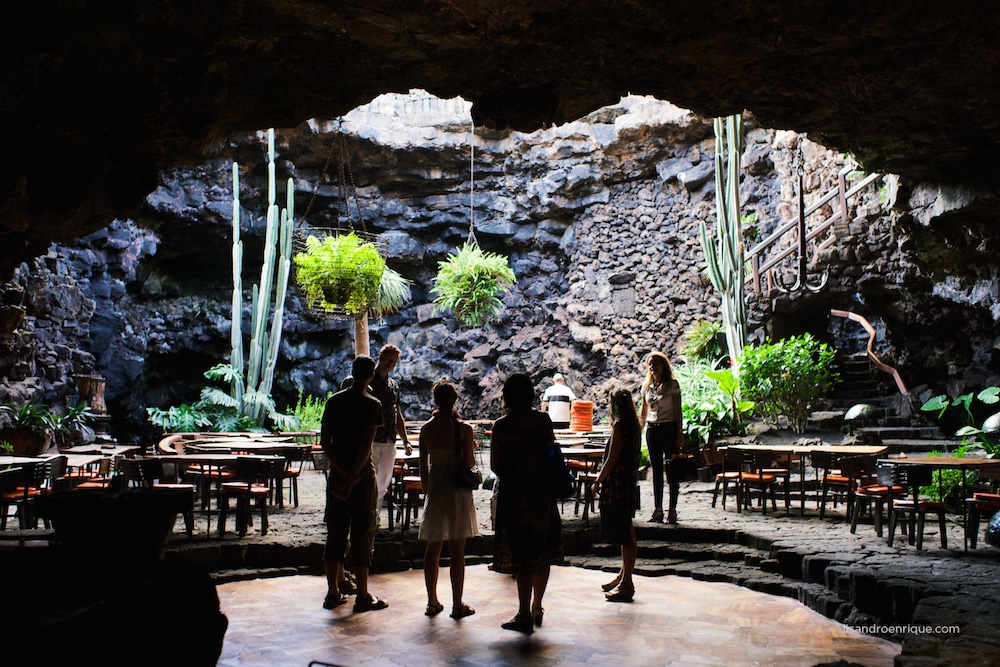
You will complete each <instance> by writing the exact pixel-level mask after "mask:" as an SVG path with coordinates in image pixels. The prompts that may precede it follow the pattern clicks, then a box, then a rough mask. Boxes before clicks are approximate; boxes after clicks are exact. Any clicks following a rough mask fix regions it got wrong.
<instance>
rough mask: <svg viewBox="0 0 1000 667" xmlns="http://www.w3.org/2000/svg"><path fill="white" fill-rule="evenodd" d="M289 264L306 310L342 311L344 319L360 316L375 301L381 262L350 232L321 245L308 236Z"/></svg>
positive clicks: (371, 245)
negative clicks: (344, 315)
mask: <svg viewBox="0 0 1000 667" xmlns="http://www.w3.org/2000/svg"><path fill="white" fill-rule="evenodd" d="M292 261H293V262H294V263H295V280H296V282H297V283H298V285H299V287H301V288H302V290H303V291H304V292H305V294H306V300H307V302H308V304H309V306H310V307H313V308H317V309H319V310H323V311H326V312H334V311H335V310H337V309H338V308H343V309H344V311H345V312H346V313H347V314H348V315H360V314H361V313H364V312H365V311H366V310H367V309H368V307H369V306H370V305H371V304H372V303H373V302H375V301H376V299H377V298H378V294H379V285H380V284H381V282H382V273H383V272H384V271H385V260H384V259H383V258H382V256H381V255H380V254H379V252H378V249H377V248H376V247H375V244H374V243H370V242H366V241H363V240H362V239H361V238H360V237H359V236H358V235H357V234H355V233H354V232H351V233H349V234H338V235H335V236H328V237H326V238H325V239H323V240H322V241H321V240H320V239H318V238H316V237H315V236H309V237H308V238H307V239H306V249H305V251H303V252H300V253H297V254H296V255H295V256H294V257H293V258H292Z"/></svg>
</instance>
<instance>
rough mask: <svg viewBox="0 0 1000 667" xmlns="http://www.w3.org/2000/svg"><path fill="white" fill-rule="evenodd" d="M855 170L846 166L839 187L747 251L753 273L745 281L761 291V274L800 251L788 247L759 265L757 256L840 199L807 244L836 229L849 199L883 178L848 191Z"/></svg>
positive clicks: (872, 176)
mask: <svg viewBox="0 0 1000 667" xmlns="http://www.w3.org/2000/svg"><path fill="white" fill-rule="evenodd" d="M852 170H853V169H852V167H844V168H843V169H841V170H840V172H839V173H838V174H837V186H836V187H834V188H831V189H830V191H829V192H827V193H826V194H824V195H823V196H822V197H820V198H819V199H818V200H816V201H815V202H813V203H812V204H810V205H809V206H808V207H807V208H806V209H805V211H804V212H803V213H802V215H801V216H799V219H797V220H790V221H788V222H786V223H785V224H783V225H781V226H780V227H778V228H777V229H776V230H774V231H773V232H771V234H769V235H768V236H767V238H765V239H764V240H762V241H761V242H760V243H758V244H757V245H755V246H754V247H753V248H751V249H750V250H749V251H748V252H747V255H746V259H747V260H748V261H750V262H751V265H752V270H751V272H750V275H748V276H747V277H746V279H745V281H744V282H745V283H751V282H752V283H753V284H754V290H755V291H758V292H759V291H760V276H761V274H763V273H766V272H767V271H769V270H770V269H772V268H774V267H775V266H776V265H777V264H778V263H779V262H781V260H783V259H785V258H786V257H788V256H789V255H791V254H792V253H794V252H795V251H796V250H797V248H796V247H795V246H789V247H788V248H785V249H784V250H782V251H780V252H779V253H777V254H776V255H774V256H772V257H769V258H768V259H767V261H766V262H764V264H763V265H761V264H760V258H759V257H758V255H761V254H762V253H763V252H764V251H765V250H767V249H768V248H769V247H771V246H772V245H774V243H775V242H776V241H777V240H778V239H780V238H781V237H782V236H784V235H785V234H787V233H788V232H790V231H792V230H793V229H797V228H798V227H799V226H800V224H801V223H800V220H804V219H805V218H806V216H809V215H811V214H813V213H815V212H816V211H818V210H819V209H820V208H821V207H822V206H823V205H824V204H826V203H828V202H829V201H831V200H832V199H834V198H837V199H838V200H839V201H840V210H839V211H836V212H835V213H833V214H832V215H831V216H830V217H828V218H827V219H826V220H824V221H823V222H822V223H820V224H819V225H818V226H817V227H815V228H814V229H813V230H812V231H811V232H808V234H807V235H806V240H807V241H811V240H813V239H814V238H816V237H817V236H819V235H820V234H822V233H824V232H825V231H826V230H828V229H829V228H830V227H831V226H833V224H834V223H835V222H837V221H839V220H843V219H846V212H847V200H848V199H849V198H851V197H853V196H854V195H856V194H858V193H859V192H861V190H863V189H864V188H865V187H867V186H868V185H869V184H871V183H873V182H874V181H876V180H878V179H879V178H881V177H882V174H878V173H875V174H868V175H867V176H866V177H865V178H863V179H862V180H861V181H859V182H858V183H856V184H855V185H854V186H852V187H851V188H850V189H848V188H847V187H846V176H847V174H849V173H850V172H851V171H852ZM827 247H828V246H827Z"/></svg>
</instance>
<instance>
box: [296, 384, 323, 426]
mask: <svg viewBox="0 0 1000 667" xmlns="http://www.w3.org/2000/svg"><path fill="white" fill-rule="evenodd" d="M331 396H333V392H327V394H326V398H320V397H318V396H312V395H309V396H306V395H304V394H303V392H302V387H299V398H298V400H297V401H296V403H295V406H294V407H293V408H292V410H291V415H292V416H293V417H296V418H298V420H299V428H301V429H302V430H303V431H318V430H319V428H320V426H321V425H322V422H323V410H324V409H325V408H326V402H327V400H328V399H329V398H330V397H331Z"/></svg>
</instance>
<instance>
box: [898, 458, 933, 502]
mask: <svg viewBox="0 0 1000 667" xmlns="http://www.w3.org/2000/svg"><path fill="white" fill-rule="evenodd" d="M932 479H933V471H932V470H931V469H930V468H921V467H919V466H908V465H900V464H895V465H893V466H892V483H893V484H896V485H897V486H901V487H903V488H904V489H908V490H909V492H910V494H911V495H912V496H913V498H914V499H916V497H917V496H918V495H919V494H920V487H921V486H928V485H930V484H931V482H932Z"/></svg>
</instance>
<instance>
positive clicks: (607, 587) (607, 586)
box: [601, 574, 622, 593]
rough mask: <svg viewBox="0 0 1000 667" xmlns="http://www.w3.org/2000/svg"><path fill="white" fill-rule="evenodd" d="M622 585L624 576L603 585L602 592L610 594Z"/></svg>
mask: <svg viewBox="0 0 1000 667" xmlns="http://www.w3.org/2000/svg"><path fill="white" fill-rule="evenodd" d="M620 583H622V575H620V574H619V575H618V576H617V577H615V578H614V579H612V580H611V581H609V582H608V583H606V584H601V590H602V591H604V592H605V593H610V592H611V591H613V590H615V589H616V588H618V584H620Z"/></svg>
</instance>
